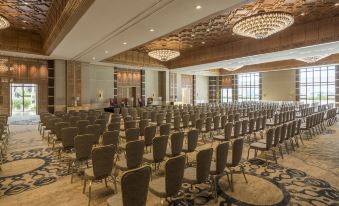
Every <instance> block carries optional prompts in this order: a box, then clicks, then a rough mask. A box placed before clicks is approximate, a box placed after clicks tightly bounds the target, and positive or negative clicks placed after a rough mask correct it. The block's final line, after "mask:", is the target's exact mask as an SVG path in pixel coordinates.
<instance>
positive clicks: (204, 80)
mask: <svg viewBox="0 0 339 206" xmlns="http://www.w3.org/2000/svg"><path fill="white" fill-rule="evenodd" d="M195 83H196V100H197V103H207V102H208V76H200V75H197V76H196V82H195Z"/></svg>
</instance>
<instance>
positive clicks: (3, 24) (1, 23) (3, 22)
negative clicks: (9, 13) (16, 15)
mask: <svg viewBox="0 0 339 206" xmlns="http://www.w3.org/2000/svg"><path fill="white" fill-rule="evenodd" d="M7 27H9V22H8V20H7V19H6V18H5V17H4V16H1V15H0V29H6V28H7Z"/></svg>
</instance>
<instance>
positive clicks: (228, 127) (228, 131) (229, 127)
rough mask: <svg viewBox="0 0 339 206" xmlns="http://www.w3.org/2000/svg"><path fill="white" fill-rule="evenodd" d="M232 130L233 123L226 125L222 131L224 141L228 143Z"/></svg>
mask: <svg viewBox="0 0 339 206" xmlns="http://www.w3.org/2000/svg"><path fill="white" fill-rule="evenodd" d="M232 129H233V123H232V122H228V123H226V125H225V129H224V137H225V141H229V140H230V139H231V136H232Z"/></svg>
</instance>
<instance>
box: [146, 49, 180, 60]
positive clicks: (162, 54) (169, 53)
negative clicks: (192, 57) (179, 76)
mask: <svg viewBox="0 0 339 206" xmlns="http://www.w3.org/2000/svg"><path fill="white" fill-rule="evenodd" d="M148 56H150V57H152V58H154V59H157V60H160V61H162V62H166V61H169V60H171V59H174V58H176V57H178V56H180V52H179V51H175V50H170V49H156V50H153V51H150V52H148Z"/></svg>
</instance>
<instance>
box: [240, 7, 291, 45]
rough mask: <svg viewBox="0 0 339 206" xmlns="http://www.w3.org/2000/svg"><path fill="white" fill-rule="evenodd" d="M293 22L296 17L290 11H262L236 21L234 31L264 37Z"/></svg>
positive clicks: (253, 36) (257, 37) (244, 34)
mask: <svg viewBox="0 0 339 206" xmlns="http://www.w3.org/2000/svg"><path fill="white" fill-rule="evenodd" d="M293 23H294V18H293V16H292V15H291V14H289V13H285V12H280V11H274V12H264V11H260V12H258V13H257V14H254V15H252V16H249V17H246V18H243V19H241V20H240V21H238V22H237V23H235V25H234V27H233V32H234V33H235V34H238V35H241V36H246V37H252V38H255V39H264V38H266V37H268V36H270V35H272V34H275V33H277V32H279V31H282V30H284V29H286V28H287V27H289V26H291V25H292V24H293Z"/></svg>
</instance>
